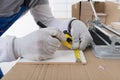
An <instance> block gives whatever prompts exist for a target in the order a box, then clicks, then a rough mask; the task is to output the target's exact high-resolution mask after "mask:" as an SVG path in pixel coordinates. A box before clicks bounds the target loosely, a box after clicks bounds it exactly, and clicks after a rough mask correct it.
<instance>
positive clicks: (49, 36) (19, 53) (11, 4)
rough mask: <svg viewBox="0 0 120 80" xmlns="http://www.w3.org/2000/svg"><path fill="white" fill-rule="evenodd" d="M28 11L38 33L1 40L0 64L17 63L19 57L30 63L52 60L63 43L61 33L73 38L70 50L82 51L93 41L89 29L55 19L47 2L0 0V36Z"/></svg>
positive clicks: (77, 22) (74, 22)
mask: <svg viewBox="0 0 120 80" xmlns="http://www.w3.org/2000/svg"><path fill="white" fill-rule="evenodd" d="M29 10H30V12H31V15H32V16H33V18H34V20H35V22H36V23H37V24H38V25H39V26H40V29H39V30H36V31H34V32H32V33H30V34H28V35H26V36H24V37H21V38H17V37H15V36H5V37H0V62H3V61H12V60H16V59H17V58H18V57H23V58H27V59H31V60H45V59H49V58H52V56H53V55H54V52H55V51H56V50H57V49H58V48H59V47H60V45H61V41H64V40H66V38H65V36H64V34H63V31H64V30H67V31H68V32H70V34H71V35H72V40H73V42H72V49H76V48H80V49H81V50H85V48H86V47H87V45H88V44H89V43H90V42H91V41H92V37H91V35H90V33H89V31H88V28H87V27H86V25H85V24H84V23H83V22H81V21H80V20H77V19H75V18H71V19H67V20H57V19H56V18H54V17H53V15H52V13H51V9H50V7H49V2H48V0H0V36H1V35H2V34H3V33H4V32H5V31H6V30H8V29H9V27H10V26H11V25H12V24H13V23H14V22H15V21H16V20H18V19H19V18H20V17H22V16H23V15H25V14H26V13H27V12H28V11H29ZM41 23H42V24H44V25H46V26H47V28H46V27H45V26H41ZM53 36H54V37H53ZM55 37H56V38H55Z"/></svg>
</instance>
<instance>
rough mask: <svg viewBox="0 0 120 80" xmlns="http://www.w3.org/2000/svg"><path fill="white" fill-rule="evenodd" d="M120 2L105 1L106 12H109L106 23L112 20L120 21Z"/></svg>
mask: <svg viewBox="0 0 120 80" xmlns="http://www.w3.org/2000/svg"><path fill="white" fill-rule="evenodd" d="M119 6H120V4H118V3H114V2H106V3H105V13H106V14H107V18H106V24H107V25H109V24H111V22H120V9H119Z"/></svg>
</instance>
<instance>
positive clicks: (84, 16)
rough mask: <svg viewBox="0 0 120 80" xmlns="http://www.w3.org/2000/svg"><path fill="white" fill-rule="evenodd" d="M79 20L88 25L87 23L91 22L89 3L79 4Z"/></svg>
mask: <svg viewBox="0 0 120 80" xmlns="http://www.w3.org/2000/svg"><path fill="white" fill-rule="evenodd" d="M80 13H81V15H80V20H81V21H83V22H85V24H87V23H88V21H91V20H92V14H93V11H92V8H91V5H90V3H89V2H87V1H83V2H81V11H80Z"/></svg>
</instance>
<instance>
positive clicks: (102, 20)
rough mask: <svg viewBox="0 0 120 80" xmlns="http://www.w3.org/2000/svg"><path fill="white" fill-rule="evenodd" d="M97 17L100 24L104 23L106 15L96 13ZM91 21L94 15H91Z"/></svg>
mask: <svg viewBox="0 0 120 80" xmlns="http://www.w3.org/2000/svg"><path fill="white" fill-rule="evenodd" d="M97 16H98V18H99V20H100V21H101V22H102V23H106V17H107V14H106V13H97ZM92 20H95V16H94V14H93V15H92Z"/></svg>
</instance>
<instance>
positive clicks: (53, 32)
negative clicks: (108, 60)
mask: <svg viewBox="0 0 120 80" xmlns="http://www.w3.org/2000/svg"><path fill="white" fill-rule="evenodd" d="M49 33H50V35H51V36H54V37H56V38H57V39H59V40H60V41H66V38H65V35H64V33H63V32H62V31H60V30H59V29H58V28H53V29H51V30H49Z"/></svg>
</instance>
